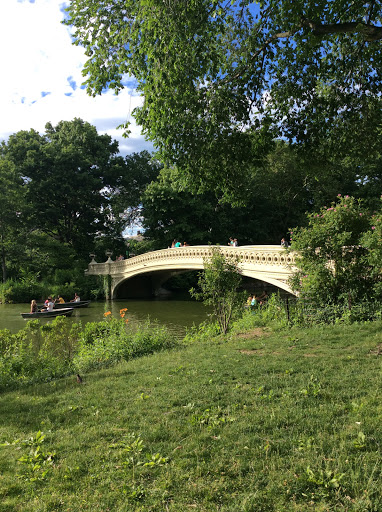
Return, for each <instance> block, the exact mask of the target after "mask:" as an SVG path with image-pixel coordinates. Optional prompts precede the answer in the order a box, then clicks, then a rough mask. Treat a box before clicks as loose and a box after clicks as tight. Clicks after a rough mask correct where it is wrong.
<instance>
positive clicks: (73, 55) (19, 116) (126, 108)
mask: <svg viewBox="0 0 382 512" xmlns="http://www.w3.org/2000/svg"><path fill="white" fill-rule="evenodd" d="M63 7H64V3H63V2H62V0H34V1H28V0H22V1H20V0H18V1H17V2H16V1H15V0H1V3H0V47H1V48H2V55H1V58H0V62H1V68H2V82H1V83H0V112H1V115H0V140H1V139H7V138H8V136H9V135H10V134H12V133H15V132H17V131H19V130H29V129H31V128H34V129H35V130H38V131H39V132H43V131H44V127H45V124H46V123H47V122H48V121H50V122H51V123H52V124H53V125H55V124H57V123H58V122H59V121H61V120H72V119H74V118H75V117H80V118H82V119H83V120H85V121H88V122H89V123H91V124H94V125H95V126H96V127H97V129H98V132H99V133H108V134H109V135H111V136H112V137H113V138H115V139H117V140H118V141H119V143H120V151H121V153H123V154H126V153H131V152H134V151H141V150H142V149H148V150H149V151H151V150H152V149H153V148H152V145H151V143H149V142H147V141H145V140H144V138H143V137H142V135H141V133H140V129H139V127H137V126H136V125H135V123H134V120H133V118H132V117H131V111H132V110H133V109H134V108H135V107H136V106H138V105H139V104H140V103H141V101H142V99H141V98H140V97H139V96H137V95H136V94H135V93H134V91H132V90H130V91H129V90H127V89H125V90H123V91H122V92H121V93H120V94H119V95H118V96H116V95H115V94H114V93H113V92H112V91H108V92H107V93H105V94H103V95H102V96H97V97H96V98H92V97H90V96H88V95H87V94H86V92H85V90H84V89H81V88H80V86H81V83H82V82H83V80H84V79H83V77H82V74H81V70H82V68H83V65H84V63H85V61H86V57H85V55H84V51H83V49H82V48H80V47H76V46H74V45H72V44H71V37H70V33H69V28H68V27H66V26H65V25H62V24H61V23H60V22H61V20H62V19H63V12H62V9H63ZM130 93H131V94H130ZM126 120H130V121H132V123H133V124H132V126H131V130H132V134H131V136H130V138H129V139H123V138H122V137H121V134H122V132H121V130H116V127H117V126H118V125H119V124H122V123H124V122H126Z"/></svg>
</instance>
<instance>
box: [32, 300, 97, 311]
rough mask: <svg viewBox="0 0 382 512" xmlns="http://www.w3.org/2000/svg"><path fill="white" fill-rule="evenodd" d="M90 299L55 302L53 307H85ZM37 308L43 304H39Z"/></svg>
mask: <svg viewBox="0 0 382 512" xmlns="http://www.w3.org/2000/svg"><path fill="white" fill-rule="evenodd" d="M90 302H91V301H90V300H80V301H78V302H62V303H61V304H60V303H59V302H55V304H54V306H53V309H62V308H76V309H77V308H87V307H88V306H89V304H90ZM38 307H39V309H40V308H42V307H43V304H39V306H38Z"/></svg>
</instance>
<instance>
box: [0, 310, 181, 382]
mask: <svg viewBox="0 0 382 512" xmlns="http://www.w3.org/2000/svg"><path fill="white" fill-rule="evenodd" d="M121 311H122V313H121V318H119V319H116V318H111V317H110V315H109V316H108V318H105V320H104V321H102V322H91V323H88V324H86V326H85V328H84V329H82V327H81V324H79V323H74V324H70V323H68V322H66V319H65V318H64V317H57V318H55V319H54V320H53V321H52V322H51V323H49V324H46V325H45V324H44V325H40V323H39V321H38V320H34V321H30V322H28V323H27V326H26V327H25V328H24V329H21V330H20V331H19V332H18V333H17V334H11V333H10V332H9V331H7V330H3V331H0V348H1V353H0V390H4V389H10V388H14V387H17V386H20V385H26V384H30V383H37V382H45V381H50V380H52V379H56V378H58V377H63V376H65V375H69V374H73V373H76V372H78V371H79V372H81V373H83V372H88V371H90V370H93V369H100V368H105V367H108V366H111V365H114V364H116V363H118V362H120V361H123V360H130V359H133V358H136V357H141V356H144V355H147V354H152V353H154V352H157V351H161V350H166V349H170V348H174V347H176V346H178V344H179V341H178V340H177V339H174V338H173V337H172V336H171V335H170V334H169V332H168V331H167V330H166V329H165V328H163V327H158V326H154V325H153V324H152V323H151V322H150V320H147V322H146V324H144V325H143V326H142V327H141V328H139V329H136V330H134V329H132V328H129V327H128V325H127V321H126V320H127V319H125V318H124V312H123V310H121Z"/></svg>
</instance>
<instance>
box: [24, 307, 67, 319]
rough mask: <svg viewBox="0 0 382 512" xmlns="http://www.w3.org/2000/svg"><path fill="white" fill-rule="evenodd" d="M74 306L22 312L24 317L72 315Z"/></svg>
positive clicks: (42, 317) (41, 317)
mask: <svg viewBox="0 0 382 512" xmlns="http://www.w3.org/2000/svg"><path fill="white" fill-rule="evenodd" d="M73 311H74V310H73V308H62V309H54V310H53V311H36V313H20V315H21V316H22V317H23V318H26V319H28V318H40V319H44V318H54V317H56V316H70V315H71V314H72V313H73Z"/></svg>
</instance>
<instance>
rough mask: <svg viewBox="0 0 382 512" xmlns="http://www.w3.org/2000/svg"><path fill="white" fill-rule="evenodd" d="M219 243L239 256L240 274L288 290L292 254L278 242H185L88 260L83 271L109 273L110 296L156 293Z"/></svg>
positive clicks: (201, 260) (194, 267)
mask: <svg viewBox="0 0 382 512" xmlns="http://www.w3.org/2000/svg"><path fill="white" fill-rule="evenodd" d="M213 247H219V249H220V251H221V252H222V253H223V254H224V255H225V256H226V257H235V256H236V257H239V267H240V269H241V271H242V275H243V276H246V277H249V278H253V279H257V280H259V281H263V282H264V283H268V284H270V285H273V286H276V287H278V288H280V289H282V290H285V291H287V292H289V293H293V292H292V290H291V289H290V287H289V285H288V278H289V277H290V275H291V273H292V269H293V266H294V261H295V255H294V254H293V253H288V252H287V251H286V250H285V249H284V248H283V247H280V246H278V245H248V246H242V247H230V246H227V247H224V246H206V245H197V246H195V245H194V246H188V247H179V248H171V249H162V250H159V251H153V252H148V253H145V254H141V255H139V256H134V257H132V258H129V259H127V260H122V261H112V260H111V259H110V258H109V259H108V260H107V261H106V262H105V263H97V262H96V261H95V260H94V259H93V260H92V261H91V262H90V263H89V266H88V270H86V271H85V274H86V275H88V276H90V275H103V276H108V283H109V298H110V299H116V298H127V297H144V296H148V295H149V296H150V295H151V296H152V295H154V296H155V295H158V292H159V290H160V288H161V286H162V284H163V283H165V282H166V281H167V280H168V279H169V278H170V277H172V276H173V275H176V274H179V273H183V272H187V271H190V270H203V268H204V264H203V263H204V259H205V258H208V257H209V256H211V250H212V248H213Z"/></svg>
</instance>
